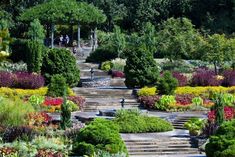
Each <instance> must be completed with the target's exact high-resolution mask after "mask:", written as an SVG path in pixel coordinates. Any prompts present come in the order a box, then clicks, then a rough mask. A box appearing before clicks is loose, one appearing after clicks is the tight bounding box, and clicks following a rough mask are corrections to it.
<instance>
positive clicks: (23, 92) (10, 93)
mask: <svg viewBox="0 0 235 157" xmlns="http://www.w3.org/2000/svg"><path fill="white" fill-rule="evenodd" d="M46 93H47V87H42V88H39V89H14V88H6V87H1V88H0V95H5V96H7V97H11V98H12V97H15V96H19V97H23V96H31V95H41V96H44V95H46ZM74 95H75V93H74V92H73V91H72V90H71V89H70V88H69V96H74Z"/></svg>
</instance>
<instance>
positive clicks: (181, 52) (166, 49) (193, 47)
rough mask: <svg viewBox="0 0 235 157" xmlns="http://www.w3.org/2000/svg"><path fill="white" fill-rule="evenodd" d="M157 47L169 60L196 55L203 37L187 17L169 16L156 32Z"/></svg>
mask: <svg viewBox="0 0 235 157" xmlns="http://www.w3.org/2000/svg"><path fill="white" fill-rule="evenodd" d="M157 42H158V49H159V51H160V53H162V54H163V55H164V56H165V57H168V58H169V59H170V61H173V60H177V59H181V58H190V56H197V55H196V54H197V53H198V52H199V48H200V46H201V45H202V43H203V38H202V37H201V36H200V34H199V33H198V32H197V31H196V30H195V28H194V26H193V25H192V23H191V21H190V20H188V19H187V18H178V19H174V18H169V19H167V20H166V21H165V22H163V24H162V26H161V30H160V31H159V33H158V38H157Z"/></svg>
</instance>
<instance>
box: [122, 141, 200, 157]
mask: <svg viewBox="0 0 235 157" xmlns="http://www.w3.org/2000/svg"><path fill="white" fill-rule="evenodd" d="M124 142H125V144H126V146H127V149H128V152H129V155H130V156H143V157H144V156H150V155H151V156H153V155H173V154H199V151H198V149H197V148H192V145H191V141H190V139H189V138H178V139H177V138H176V139H172V138H160V139H158V140H125V141H124Z"/></svg>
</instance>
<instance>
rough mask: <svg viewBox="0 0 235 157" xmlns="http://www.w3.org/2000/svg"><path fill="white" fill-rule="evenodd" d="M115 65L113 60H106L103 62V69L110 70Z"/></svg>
mask: <svg viewBox="0 0 235 157" xmlns="http://www.w3.org/2000/svg"><path fill="white" fill-rule="evenodd" d="M112 67H113V64H112V62H111V61H105V62H103V63H102V64H101V70H104V71H109V70H111V69H112Z"/></svg>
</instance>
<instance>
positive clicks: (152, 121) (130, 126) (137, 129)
mask: <svg viewBox="0 0 235 157" xmlns="http://www.w3.org/2000/svg"><path fill="white" fill-rule="evenodd" d="M114 122H115V123H116V124H117V125H118V126H119V129H120V132H121V133H145V132H165V131H171V130H173V127H172V125H171V124H170V123H169V122H167V121H165V120H163V119H161V118H157V117H148V116H145V115H140V113H139V111H135V110H120V111H119V112H118V113H117V115H116V118H115V119H114Z"/></svg>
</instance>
